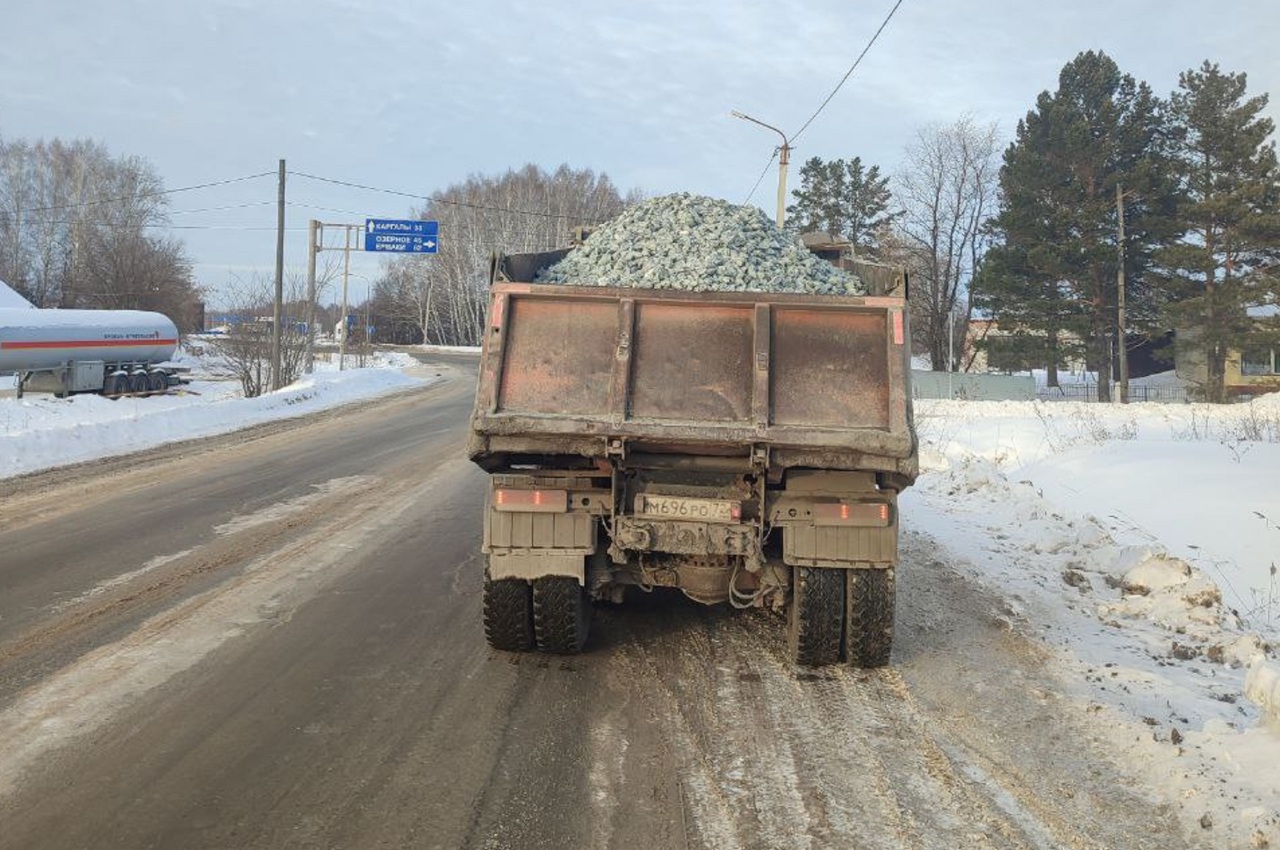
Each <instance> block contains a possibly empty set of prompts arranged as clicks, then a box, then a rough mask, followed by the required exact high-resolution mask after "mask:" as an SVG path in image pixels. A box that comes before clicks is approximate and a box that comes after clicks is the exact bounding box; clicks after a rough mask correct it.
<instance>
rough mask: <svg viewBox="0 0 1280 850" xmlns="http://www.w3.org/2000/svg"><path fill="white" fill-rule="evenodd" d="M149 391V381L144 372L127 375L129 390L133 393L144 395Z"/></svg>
mask: <svg viewBox="0 0 1280 850" xmlns="http://www.w3.org/2000/svg"><path fill="white" fill-rule="evenodd" d="M150 391H151V381H150V380H148V379H147V373H146V372H134V373H133V374H132V375H131V376H130V377H129V392H131V393H133V394H134V395H146V394H147V393H148V392H150Z"/></svg>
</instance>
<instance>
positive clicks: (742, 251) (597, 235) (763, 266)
mask: <svg viewBox="0 0 1280 850" xmlns="http://www.w3.org/2000/svg"><path fill="white" fill-rule="evenodd" d="M535 282H537V283H560V284H568V285H571V286H633V287H642V288H647V289H684V290H692V291H705V290H715V291H726V292H805V293H813V294H818V295H865V294H866V287H865V286H864V285H863V283H862V281H861V280H860V279H859V278H858V277H857V276H856V275H853V274H851V273H849V272H846V271H843V270H841V269H837V268H836V267H835V266H833V265H831V264H830V263H828V262H826V261H825V260H822V259H819V258H818V257H816V256H814V255H813V254H812V253H810V252H809V251H808V249H806V248H804V247H803V246H802V245H801V244H799V242H798V241H797V240H796V239H795V238H794V237H792V236H789V235H788V234H787V233H785V232H784V231H783V230H782V229H781V228H779V227H778V226H777V225H776V224H774V223H773V222H772V221H770V220H769V219H768V217H766V216H765V214H764V213H763V212H761V211H760V210H759V209H757V208H755V207H748V206H736V205H734V204H730V203H729V202H727V201H721V200H717V199H715V198H707V197H702V196H699V195H690V194H688V193H680V194H675V195H665V196H663V197H659V198H653V199H651V200H648V201H645V202H643V203H640V204H637V205H635V206H633V207H630V208H628V209H627V210H625V211H624V212H623V213H622V214H621V215H619V216H618V217H617V218H615V219H613V220H612V221H610V222H608V223H607V224H604V225H601V226H600V227H599V228H597V229H596V230H595V231H594V232H593V233H592V234H591V235H590V236H589V237H588V238H587V240H586V241H585V242H584V243H583V244H582V246H581V247H580V248H577V249H576V250H574V251H572V252H570V253H569V255H568V256H567V257H565V258H564V259H563V260H561V261H560V262H558V263H556V264H555V265H553V266H551V267H549V268H546V269H543V270H542V271H541V272H539V273H538V276H537V278H536V281H535Z"/></svg>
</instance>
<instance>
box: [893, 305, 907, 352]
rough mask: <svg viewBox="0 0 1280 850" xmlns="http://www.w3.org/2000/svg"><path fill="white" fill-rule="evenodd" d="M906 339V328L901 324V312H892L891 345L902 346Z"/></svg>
mask: <svg viewBox="0 0 1280 850" xmlns="http://www.w3.org/2000/svg"><path fill="white" fill-rule="evenodd" d="M906 338H907V331H906V327H905V325H904V324H903V319H902V311H901V310H894V311H893V344H894V345H902V343H903V342H904V341H905V340H906Z"/></svg>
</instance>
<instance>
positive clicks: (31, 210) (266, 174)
mask: <svg viewBox="0 0 1280 850" xmlns="http://www.w3.org/2000/svg"><path fill="white" fill-rule="evenodd" d="M275 175H276V172H274V171H264V172H262V173H261V174H248V175H246V176H244V177H232V178H231V179H229V180H215V181H213V182H211V183H198V184H196V185H194V186H180V187H178V188H177V189H161V190H159V191H156V192H139V193H137V194H133V195H123V196H121V197H119V198H104V199H101V200H96V201H78V202H76V203H74V204H56V205H54V206H48V207H29V208H27V209H21V210H14V211H13V213H12V215H23V214H26V213H39V212H54V211H56V210H74V209H81V208H83V207H96V206H102V205H103V204H118V203H121V202H123V201H137V200H140V199H142V198H155V197H159V196H160V195H174V194H177V193H178V192H193V191H195V190H196V189H212V188H213V187H215V186H227V185H230V184H232V183H243V182H244V181H246V180H257V179H258V178H260V177H274V176H275Z"/></svg>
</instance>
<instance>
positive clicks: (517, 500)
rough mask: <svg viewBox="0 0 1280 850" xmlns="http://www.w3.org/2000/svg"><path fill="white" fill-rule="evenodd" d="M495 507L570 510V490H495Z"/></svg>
mask: <svg viewBox="0 0 1280 850" xmlns="http://www.w3.org/2000/svg"><path fill="white" fill-rule="evenodd" d="M493 508H494V510H497V511H516V512H519V513H548V514H552V513H565V512H567V511H568V510H569V491H568V490H505V489H504V490H494V491H493Z"/></svg>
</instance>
